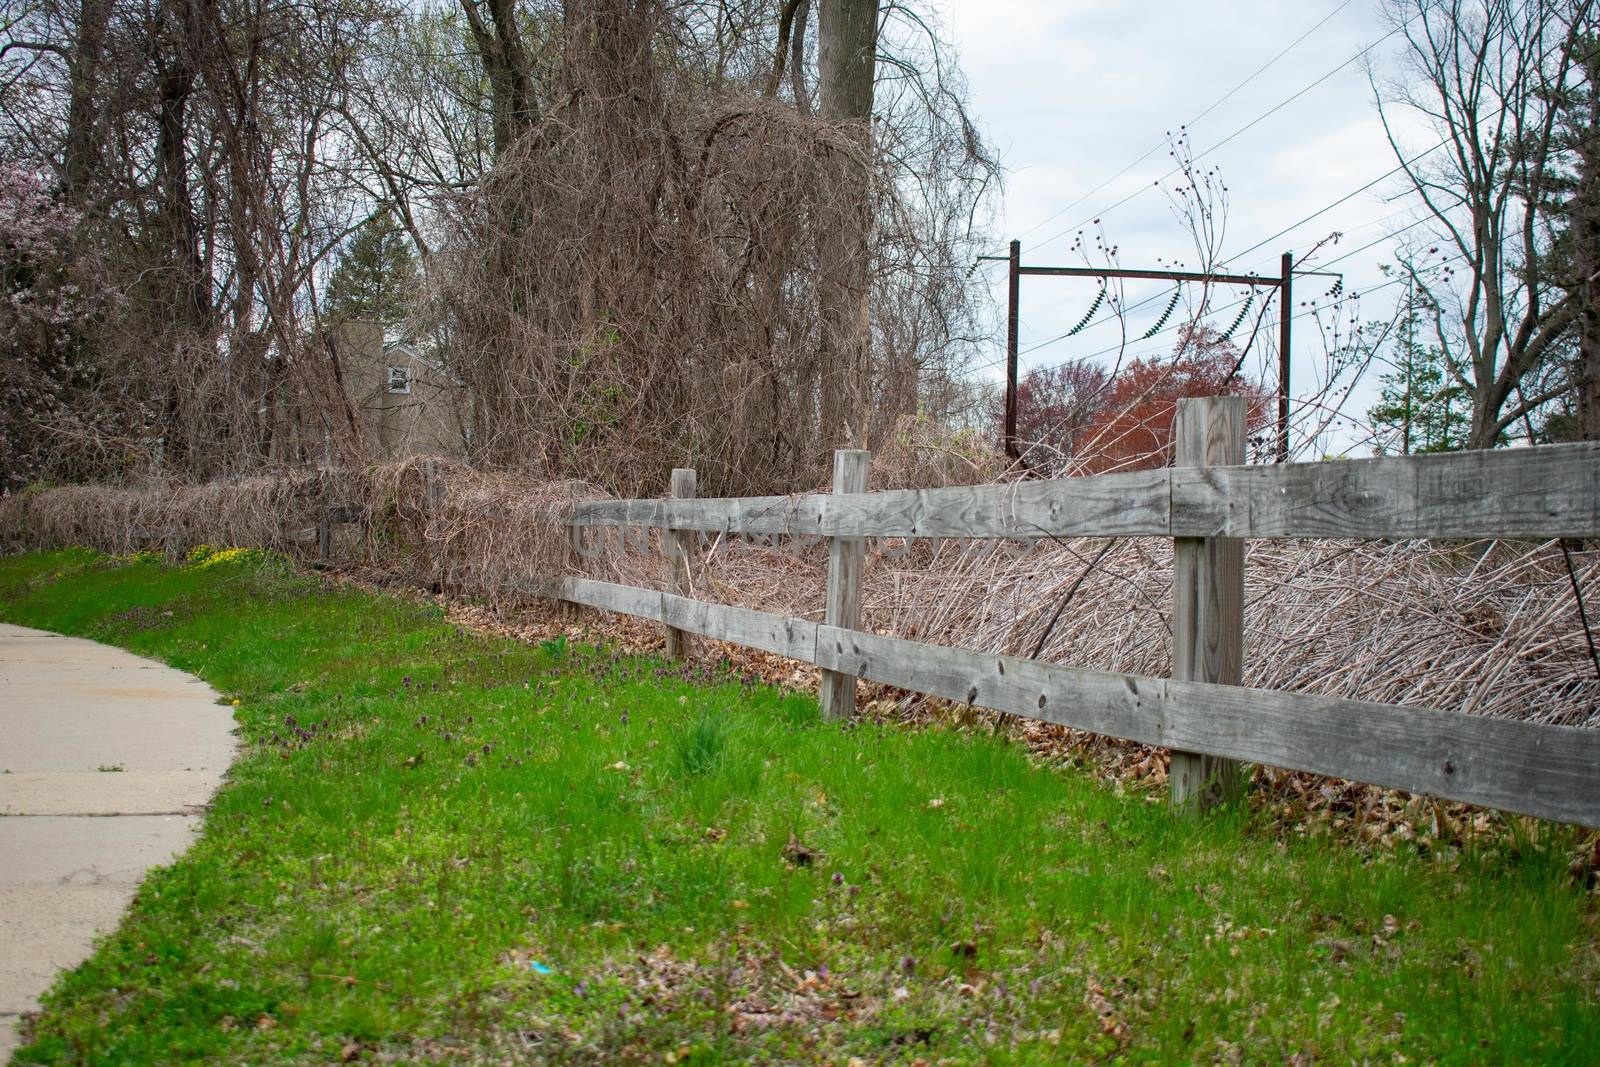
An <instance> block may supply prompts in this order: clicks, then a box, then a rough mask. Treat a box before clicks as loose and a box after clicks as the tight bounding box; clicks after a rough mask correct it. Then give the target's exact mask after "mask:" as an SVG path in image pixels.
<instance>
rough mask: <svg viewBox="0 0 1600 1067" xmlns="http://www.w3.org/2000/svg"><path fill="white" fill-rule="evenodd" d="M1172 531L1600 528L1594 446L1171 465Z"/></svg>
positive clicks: (1392, 534) (1536, 533)
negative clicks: (1175, 469) (1174, 469)
mask: <svg viewBox="0 0 1600 1067" xmlns="http://www.w3.org/2000/svg"><path fill="white" fill-rule="evenodd" d="M1172 533H1173V534H1174V535H1175V536H1196V537H1198V536H1210V535H1218V536H1225V537H1372V538H1381V539H1388V540H1407V539H1410V538H1420V537H1452V538H1454V537H1461V538H1475V537H1525V538H1533V539H1543V538H1549V537H1594V536H1600V442H1595V441H1585V442H1581V443H1578V444H1569V445H1542V446H1540V447H1538V448H1502V449H1494V450H1491V451H1481V452H1452V453H1447V454H1444V455H1431V456H1394V457H1388V458H1381V459H1352V460H1330V461H1327V462H1323V463H1287V464H1280V465H1274V466H1248V467H1246V466H1239V467H1221V468H1211V469H1208V470H1205V471H1199V472H1194V473H1185V474H1184V475H1183V476H1181V477H1180V476H1178V475H1177V474H1176V473H1175V474H1174V477H1173V482H1172Z"/></svg>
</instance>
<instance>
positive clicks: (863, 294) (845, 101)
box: [817, 0, 878, 454]
mask: <svg viewBox="0 0 1600 1067" xmlns="http://www.w3.org/2000/svg"><path fill="white" fill-rule="evenodd" d="M817 31H818V55H817V66H818V79H819V88H820V89H821V96H822V100H821V111H822V117H823V118H824V119H827V120H829V121H831V122H836V123H840V124H843V125H844V126H845V127H846V128H847V129H848V130H849V133H850V135H851V138H852V140H853V141H854V148H855V158H853V159H845V160H842V161H841V166H840V168H839V175H840V179H841V182H840V184H841V188H840V193H841V196H840V198H839V209H840V210H839V217H838V219H837V223H838V224H837V225H831V226H825V227H824V228H823V232H822V233H821V234H819V238H818V239H819V249H818V252H819V255H818V261H819V267H820V275H821V277H820V279H819V283H818V296H817V299H818V305H819V306H818V311H819V315H820V318H821V326H822V337H821V342H822V359H821V371H822V395H821V408H822V424H821V441H820V442H819V444H820V445H821V447H822V450H823V452H824V454H826V453H827V451H828V450H830V449H833V448H843V447H849V446H865V445H866V443H867V431H868V421H869V412H868V397H869V396H870V395H871V389H870V383H869V381H868V375H869V365H870V360H869V349H868V343H869V322H868V318H867V288H868V268H869V266H870V264H869V263H868V256H869V253H870V238H871V231H872V207H873V205H872V158H873V157H872V95H873V81H874V77H875V73H876V62H877V52H878V0H821V2H820V4H819V6H818V9H817Z"/></svg>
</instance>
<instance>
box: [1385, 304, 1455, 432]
mask: <svg viewBox="0 0 1600 1067" xmlns="http://www.w3.org/2000/svg"><path fill="white" fill-rule="evenodd" d="M1418 326H1419V316H1418V313H1417V308H1416V307H1415V306H1410V307H1407V308H1406V310H1405V312H1404V318H1402V319H1401V320H1400V325H1399V327H1398V329H1397V330H1396V332H1395V343H1394V348H1393V355H1392V357H1391V360H1390V362H1391V365H1392V366H1393V368H1394V369H1393V370H1391V371H1390V372H1389V373H1388V374H1384V375H1381V376H1380V377H1379V381H1381V382H1382V383H1383V391H1382V392H1381V393H1380V394H1379V397H1378V403H1377V404H1376V405H1374V406H1373V407H1372V408H1371V409H1370V410H1369V411H1368V412H1367V418H1368V419H1369V420H1370V421H1371V422H1372V426H1373V429H1375V430H1376V431H1377V432H1378V433H1379V434H1380V435H1383V436H1393V438H1394V441H1393V443H1392V445H1390V444H1388V443H1384V442H1380V444H1379V446H1378V450H1379V451H1380V452H1384V451H1388V449H1389V448H1390V447H1393V448H1395V449H1397V450H1398V451H1399V453H1400V454H1401V455H1403V456H1408V455H1412V454H1415V453H1418V452H1454V451H1457V450H1459V449H1462V448H1465V447H1467V433H1468V429H1469V428H1470V426H1471V423H1472V395H1471V393H1470V392H1469V391H1468V390H1467V389H1466V388H1465V387H1464V386H1463V385H1462V384H1461V383H1460V382H1459V381H1457V380H1456V379H1455V378H1454V376H1453V375H1451V374H1450V369H1449V366H1448V365H1447V364H1446V362H1445V356H1444V352H1443V350H1441V349H1440V348H1439V347H1438V346H1430V345H1424V344H1422V343H1421V342H1420V341H1419V340H1418V339H1417V334H1418ZM1380 329H1381V327H1380ZM1386 431H1387V433H1386Z"/></svg>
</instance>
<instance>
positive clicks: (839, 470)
mask: <svg viewBox="0 0 1600 1067" xmlns="http://www.w3.org/2000/svg"><path fill="white" fill-rule="evenodd" d="M871 459H872V453H870V452H866V451H864V450H862V449H856V448H841V449H838V450H836V451H835V452H834V453H833V491H834V492H835V493H865V492H866V491H867V469H868V466H869V464H870V462H871ZM866 550H867V542H866V538H863V537H830V538H829V539H828V604H827V612H826V615H825V616H824V619H823V621H824V622H826V623H827V624H828V625H829V626H838V627H842V628H843V629H846V630H859V629H861V568H862V566H863V564H864V563H865V561H866ZM819 696H820V698H821V701H822V717H823V718H824V719H848V718H849V717H850V716H851V714H852V713H853V712H854V711H855V710H856V676H855V675H853V674H844V673H842V672H840V671H830V670H824V671H823V672H822V688H821V690H820V692H819Z"/></svg>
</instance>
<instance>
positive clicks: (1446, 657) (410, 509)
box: [0, 460, 1600, 727]
mask: <svg viewBox="0 0 1600 1067" xmlns="http://www.w3.org/2000/svg"><path fill="white" fill-rule="evenodd" d="M874 477H875V480H876V477H877V476H876V475H875V476H874ZM445 487H448V491H445ZM599 495H602V494H600V493H598V492H597V491H596V490H595V489H594V488H593V487H591V486H588V485H585V484H583V483H580V482H571V481H566V482H537V481H532V480H530V479H525V478H518V477H513V476H509V475H503V474H493V475H491V474H484V473H482V472H478V471H473V470H471V469H468V468H465V467H456V466H451V465H448V464H444V463H442V462H441V461H437V460H413V461H409V462H406V463H400V464H393V465H389V466H382V467H374V468H368V469H366V470H361V471H344V472H333V471H312V472H284V473H279V474H272V475H265V474H264V475H259V476H255V477H250V478H243V479H238V480H235V481H229V482H215V483H208V484H205V485H199V486H180V485H169V486H158V487H153V488H148V489H142V490H135V489H116V488H103V487H65V488H57V489H46V490H36V491H30V492H27V493H23V494H18V495H15V496H12V497H8V498H5V499H3V500H0V543H3V544H5V545H10V546H27V547H51V546H64V545H75V544H81V545H89V546H92V547H95V548H99V549H101V550H104V551H108V552H116V553H126V552H131V551H136V550H141V549H155V550H160V551H164V552H167V553H169V554H171V555H173V556H179V555H181V554H183V553H185V552H187V551H188V550H189V549H190V548H192V547H193V546H194V545H197V544H202V543H207V544H213V545H244V546H256V547H265V548H272V549H276V550H279V551H283V552H285V553H287V554H289V555H291V556H292V557H294V558H297V559H301V560H310V559H313V558H315V556H316V554H317V539H316V536H315V533H316V525H317V521H318V518H319V516H320V514H321V511H322V508H323V507H324V506H325V505H330V504H331V505H346V506H350V507H352V508H353V510H354V517H355V519H356V521H355V522H354V523H353V524H351V525H346V526H338V527H334V529H335V531H336V532H337V536H336V537H335V539H334V544H333V549H334V550H333V553H332V562H334V563H336V564H337V565H339V566H341V567H343V568H347V569H352V570H357V571H360V572H364V573H366V574H368V575H369V576H373V577H377V578H380V579H382V580H384V581H387V582H392V583H397V584H404V585H411V586H415V587H420V588H423V589H431V590H436V591H439V590H443V591H449V592H453V593H456V594H460V595H464V596H468V597H476V598H481V599H483V600H484V601H486V602H488V603H490V604H492V605H494V607H495V608H496V609H497V610H499V611H501V612H514V611H516V610H518V609H519V608H521V607H524V606H526V605H528V604H529V602H530V600H531V599H532V598H533V597H534V596H536V595H538V594H540V593H541V592H545V591H548V589H549V588H550V583H551V582H552V581H553V580H555V579H556V578H558V577H559V576H560V575H562V574H564V573H572V572H580V573H585V574H588V575H591V576H594V577H600V578H606V579H609V580H613V581H621V582H626V583H629V584H634V585H642V586H657V585H659V583H660V582H661V580H662V579H663V577H664V565H663V562H662V558H661V555H660V552H659V541H658V540H657V539H656V538H654V537H650V536H644V535H641V534H637V533H635V534H633V535H630V536H623V535H622V534H621V533H620V532H619V531H614V530H613V531H610V532H609V535H608V536H607V535H603V534H602V533H601V531H590V533H589V536H588V538H587V539H586V540H585V542H584V543H583V544H582V546H581V552H579V553H574V552H572V551H571V543H570V541H569V539H568V534H567V530H566V527H565V519H566V515H567V512H568V509H569V508H570V506H571V504H572V503H573V502H574V501H576V500H580V499H585V498H594V497H596V496H599ZM430 499H431V506H430ZM869 544H870V545H871V547H870V550H869V558H868V566H867V571H866V576H865V580H864V587H863V591H862V599H863V612H864V625H866V626H868V627H869V628H871V629H874V630H877V631H879V632H884V633H892V634H896V635H898V636H903V637H909V638H916V639H920V640H926V641H930V642H934V643H938V644H945V645H953V646H959V647H964V648H973V649H978V650H981V651H987V652H997V653H1007V654H1013V655H1021V656H1031V655H1034V654H1035V652H1036V650H1037V654H1038V655H1039V657H1040V658H1041V659H1044V660H1047V661H1050V662H1058V663H1064V664H1070V665H1073V666H1079V667H1087V668H1096V669H1104V670H1117V671H1125V672H1128V673H1134V674H1144V675H1153V676H1164V675H1166V674H1167V673H1168V670H1169V665H1170V663H1169V655H1170V638H1169V627H1170V613H1171V584H1172V583H1171V569H1172V553H1171V545H1170V542H1168V541H1165V540H1163V539H1159V538H1124V539H1120V540H1116V541H1114V542H1112V543H1110V544H1109V546H1108V545H1107V542H1106V541H1105V540H1104V539H1083V540H1069V541H1060V542H1052V541H1042V542H1038V543H1035V544H1033V545H1031V546H1030V545H1021V544H1014V543H1007V542H957V541H947V542H942V543H929V542H910V543H907V542H905V541H903V540H899V539H885V540H879V541H873V542H869ZM1102 549H1104V554H1103V555H1102V554H1101V553H1102ZM699 557H700V564H699V566H698V567H697V569H696V571H695V573H694V576H693V581H694V589H693V592H694V595H695V596H697V597H699V598H701V599H706V600H714V601H720V602H724V603H732V604H738V605H742V606H747V607H752V608H757V609H760V610H763V611H769V612H773V613H777V614H785V615H795V616H800V617H805V618H811V619H820V618H821V617H822V605H823V591H824V584H825V572H826V558H825V553H824V551H823V549H822V548H821V546H819V545H812V546H809V547H802V548H796V547H795V546H793V545H763V544H753V543H749V542H746V541H741V540H738V539H731V540H730V539H726V538H721V537H716V536H710V537H706V538H705V539H704V540H703V541H702V543H701V546H700V552H699ZM1573 560H1574V564H1575V566H1576V572H1577V577H1578V581H1579V584H1580V586H1581V587H1582V588H1583V589H1584V590H1585V592H1586V593H1587V594H1588V598H1589V601H1590V603H1591V604H1594V603H1600V592H1597V587H1600V552H1597V551H1593V550H1589V551H1577V552H1574V553H1573ZM1246 576H1247V578H1246V581H1247V586H1246V611H1245V619H1246V627H1247V632H1246V649H1245V671H1246V677H1245V682H1246V684H1248V685H1252V686H1258V687H1262V688H1269V689H1282V690H1289V691H1297V692H1306V693H1319V694H1326V695H1331V696H1344V697H1352V698H1359V699H1367V700H1378V701H1383V702H1387V703H1397V704H1411V705H1421V706H1428V707H1435V708H1440V709H1445V710H1452V711H1460V712H1465V713H1469V714H1479V715H1491V716H1499V717H1504V718H1514V719H1525V720H1530V721H1536V722H1545V723H1558V724H1565V725H1573V726H1590V727H1600V679H1597V676H1596V667H1595V665H1594V663H1593V661H1592V660H1591V659H1590V655H1589V649H1588V645H1587V643H1586V641H1585V638H1584V633H1583V625H1582V620H1581V619H1580V617H1579V613H1578V610H1577V607H1576V603H1575V600H1574V598H1573V595H1572V588H1571V584H1570V579H1569V577H1568V574H1567V571H1566V567H1565V562H1564V560H1563V556H1562V551H1561V547H1560V545H1559V544H1557V543H1555V542H1548V543H1542V544H1532V543H1526V542H1506V541H1492V542H1478V543H1472V544H1463V543H1459V542H1403V543H1383V542H1371V541H1283V542H1276V541H1257V542H1252V543H1251V544H1250V546H1249V549H1248V555H1247V567H1246ZM1069 592H1070V593H1071V596H1070V600H1067V602H1066V603H1065V605H1064V606H1063V600H1064V599H1066V598H1067V597H1068V594H1069ZM1058 614H1059V617H1057V615H1058ZM1052 620H1054V622H1053V623H1052ZM909 704H910V702H909V701H907V702H906V704H905V705H904V706H905V707H909Z"/></svg>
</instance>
